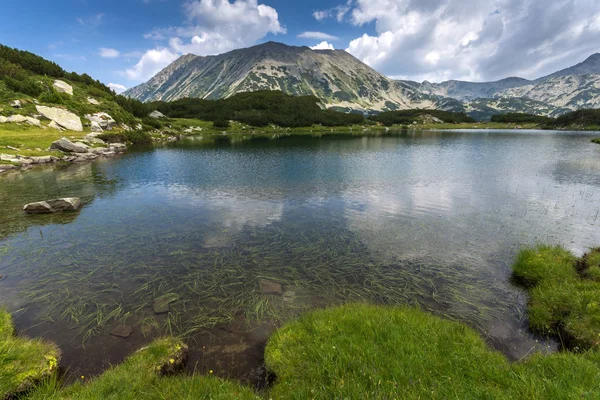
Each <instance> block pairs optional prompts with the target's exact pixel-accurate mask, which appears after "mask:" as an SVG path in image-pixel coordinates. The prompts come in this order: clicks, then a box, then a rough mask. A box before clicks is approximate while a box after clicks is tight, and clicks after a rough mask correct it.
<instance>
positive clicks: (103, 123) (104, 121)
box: [85, 112, 117, 131]
mask: <svg viewBox="0 0 600 400" xmlns="http://www.w3.org/2000/svg"><path fill="white" fill-rule="evenodd" d="M85 118H86V119H89V120H90V121H91V122H92V123H94V122H96V123H97V124H98V125H100V127H101V128H102V129H104V130H106V131H110V130H111V129H112V128H113V127H115V126H116V125H117V121H115V120H114V119H113V117H111V116H110V115H108V114H107V113H105V112H98V113H95V114H91V115H90V114H87V115H86V116H85Z"/></svg>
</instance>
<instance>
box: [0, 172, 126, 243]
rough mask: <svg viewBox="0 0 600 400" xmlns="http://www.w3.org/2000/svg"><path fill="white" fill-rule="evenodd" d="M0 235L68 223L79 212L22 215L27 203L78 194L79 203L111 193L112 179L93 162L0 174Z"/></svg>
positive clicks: (113, 186) (113, 183) (112, 188)
mask: <svg viewBox="0 0 600 400" xmlns="http://www.w3.org/2000/svg"><path fill="white" fill-rule="evenodd" d="M0 186H1V187H2V190H0V238H4V237H6V236H8V235H11V234H13V233H17V232H21V231H24V230H26V229H28V228H29V227H31V226H40V225H50V224H69V223H71V222H73V221H75V220H76V219H77V217H78V216H79V212H76V213H58V214H47V215H26V214H25V213H24V212H23V206H24V205H25V204H27V203H32V202H36V201H43V200H48V199H55V198H60V197H80V198H81V200H82V202H83V204H84V205H86V204H89V203H91V202H92V201H93V200H94V199H95V198H96V197H97V196H98V195H107V194H110V193H114V191H115V190H116V186H117V185H116V182H115V181H111V180H107V179H106V178H105V177H104V175H103V174H102V172H101V170H100V168H99V165H98V164H96V163H91V164H83V165H70V166H68V167H56V166H53V167H40V168H37V169H35V170H34V171H28V172H15V173H12V174H7V175H4V176H2V177H0Z"/></svg>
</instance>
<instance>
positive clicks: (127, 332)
mask: <svg viewBox="0 0 600 400" xmlns="http://www.w3.org/2000/svg"><path fill="white" fill-rule="evenodd" d="M132 333H133V328H132V327H131V326H129V325H118V326H116V327H115V328H114V329H113V330H112V331H110V334H111V335H113V336H116V337H119V338H123V339H127V338H128V337H129V336H131V334H132Z"/></svg>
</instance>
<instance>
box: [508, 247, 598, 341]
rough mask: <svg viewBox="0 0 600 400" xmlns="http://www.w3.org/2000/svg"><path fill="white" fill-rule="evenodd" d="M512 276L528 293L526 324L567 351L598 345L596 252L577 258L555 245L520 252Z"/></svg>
mask: <svg viewBox="0 0 600 400" xmlns="http://www.w3.org/2000/svg"><path fill="white" fill-rule="evenodd" d="M513 269H514V275H515V278H517V279H518V280H519V281H521V282H523V283H525V284H526V286H527V287H528V290H529V294H530V296H531V298H530V304H529V311H528V313H529V324H530V326H531V328H532V329H533V330H535V331H536V332H539V333H542V334H549V335H556V336H558V337H559V338H560V339H561V341H562V343H563V345H564V346H565V347H567V348H569V349H577V350H586V349H597V348H598V346H599V345H600V249H593V250H591V251H590V252H589V253H588V254H586V255H584V256H583V257H582V258H579V259H577V258H576V257H575V256H573V255H572V254H571V253H570V252H569V251H567V250H565V249H563V248H561V247H557V246H538V247H535V248H529V249H524V250H522V251H521V252H520V254H519V256H518V259H517V262H516V263H515V265H514V267H513Z"/></svg>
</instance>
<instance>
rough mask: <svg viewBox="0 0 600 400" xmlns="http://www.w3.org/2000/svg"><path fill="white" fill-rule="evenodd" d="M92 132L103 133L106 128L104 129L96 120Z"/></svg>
mask: <svg viewBox="0 0 600 400" xmlns="http://www.w3.org/2000/svg"><path fill="white" fill-rule="evenodd" d="M91 126H92V132H96V133H102V132H104V129H102V127H101V126H100V124H99V123H98V122H96V121H92V124H91Z"/></svg>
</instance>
